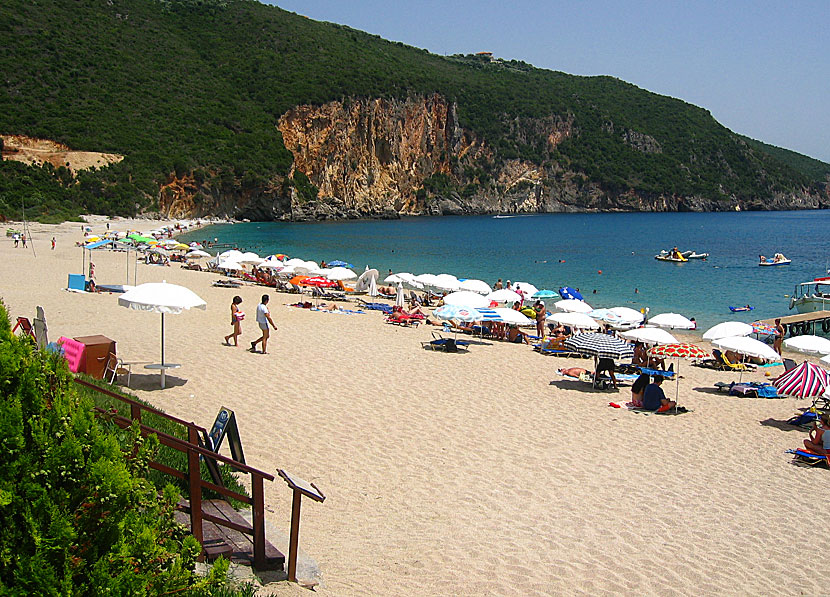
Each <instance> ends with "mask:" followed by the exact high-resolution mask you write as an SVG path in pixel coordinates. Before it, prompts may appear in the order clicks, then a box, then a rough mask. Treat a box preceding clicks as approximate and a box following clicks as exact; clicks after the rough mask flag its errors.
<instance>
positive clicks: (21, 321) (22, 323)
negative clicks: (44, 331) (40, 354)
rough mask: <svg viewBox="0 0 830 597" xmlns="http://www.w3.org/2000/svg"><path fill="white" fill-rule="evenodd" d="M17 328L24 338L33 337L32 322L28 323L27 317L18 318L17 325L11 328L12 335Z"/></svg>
mask: <svg viewBox="0 0 830 597" xmlns="http://www.w3.org/2000/svg"><path fill="white" fill-rule="evenodd" d="M17 328H20V333H21V334H22V335H24V336H31V337H32V338H34V337H35V331H34V329H33V328H32V322H31V321H29V318H28V317H18V318H17V323H15V324H14V327H13V328H12V333H14V332H16V331H17Z"/></svg>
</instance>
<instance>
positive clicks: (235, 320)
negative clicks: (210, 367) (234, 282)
mask: <svg viewBox="0 0 830 597" xmlns="http://www.w3.org/2000/svg"><path fill="white" fill-rule="evenodd" d="M241 304H242V297H241V296H235V297H233V301H231V325H232V326H233V333H232V334H229V335H227V336H225V344H230V339H231V338H233V345H234V346H239V344H237V338H239V336H240V335H241V334H242V320H243V319H245V314H244V313H243V312H242V311H240V310H239V305H241Z"/></svg>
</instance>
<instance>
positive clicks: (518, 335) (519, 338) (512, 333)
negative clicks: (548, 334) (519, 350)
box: [507, 325, 530, 344]
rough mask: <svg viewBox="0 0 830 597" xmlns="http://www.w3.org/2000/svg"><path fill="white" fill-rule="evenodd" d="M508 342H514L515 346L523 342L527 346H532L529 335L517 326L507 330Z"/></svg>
mask: <svg viewBox="0 0 830 597" xmlns="http://www.w3.org/2000/svg"><path fill="white" fill-rule="evenodd" d="M507 341H508V342H512V343H514V344H521V343H522V342H524V343H525V344H530V340H528V338H527V334H526V333H525V332H523V331H522V330H520V329H519V328H518V327H517V326H515V325H511V326H510V329H509V330H507Z"/></svg>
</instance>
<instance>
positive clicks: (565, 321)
mask: <svg viewBox="0 0 830 597" xmlns="http://www.w3.org/2000/svg"><path fill="white" fill-rule="evenodd" d="M548 321H553V322H554V323H561V324H562V325H566V326H568V327H572V328H578V329H581V330H595V329H597V328H599V324H598V323H597V322H596V320H595V319H592V318H591V317H588V315H586V314H585V313H552V314H551V316H550V317H548Z"/></svg>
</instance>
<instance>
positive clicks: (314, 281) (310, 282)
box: [300, 276, 337, 288]
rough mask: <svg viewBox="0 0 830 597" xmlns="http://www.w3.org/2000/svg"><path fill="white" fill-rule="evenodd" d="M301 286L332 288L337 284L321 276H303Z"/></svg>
mask: <svg viewBox="0 0 830 597" xmlns="http://www.w3.org/2000/svg"><path fill="white" fill-rule="evenodd" d="M300 285H301V286H316V287H317V288H333V287H335V286H337V282H334V281H333V280H329V279H328V278H324V277H322V276H304V279H303V280H302V282H300Z"/></svg>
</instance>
